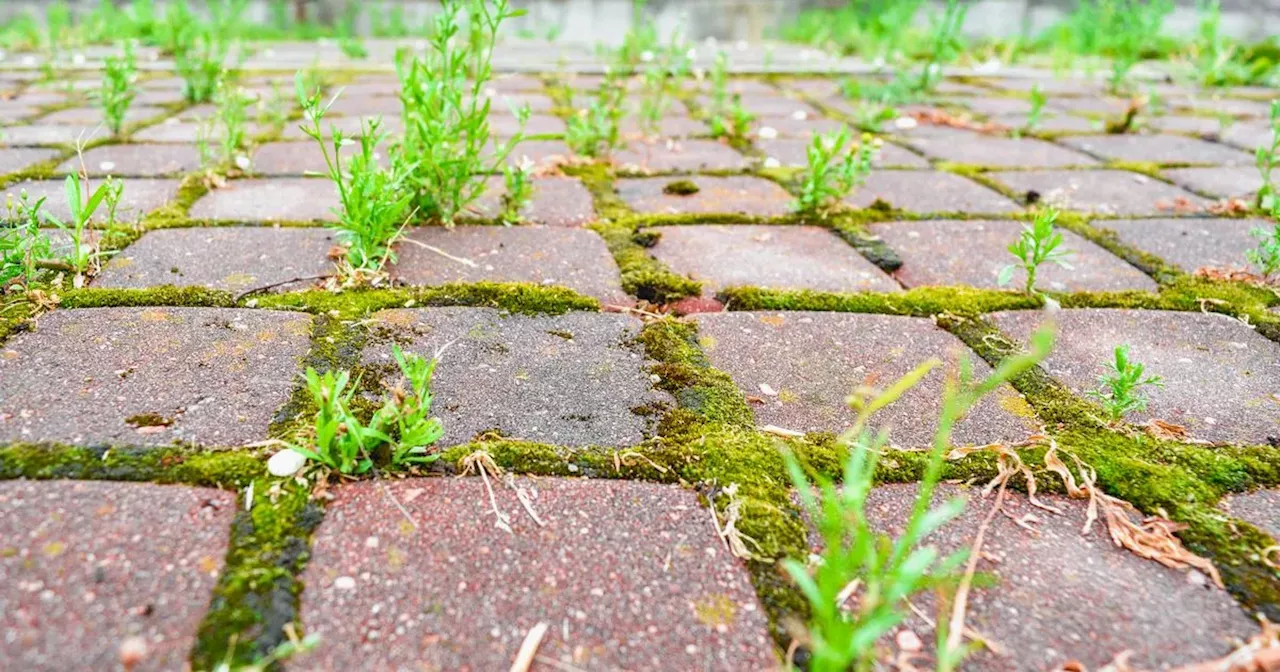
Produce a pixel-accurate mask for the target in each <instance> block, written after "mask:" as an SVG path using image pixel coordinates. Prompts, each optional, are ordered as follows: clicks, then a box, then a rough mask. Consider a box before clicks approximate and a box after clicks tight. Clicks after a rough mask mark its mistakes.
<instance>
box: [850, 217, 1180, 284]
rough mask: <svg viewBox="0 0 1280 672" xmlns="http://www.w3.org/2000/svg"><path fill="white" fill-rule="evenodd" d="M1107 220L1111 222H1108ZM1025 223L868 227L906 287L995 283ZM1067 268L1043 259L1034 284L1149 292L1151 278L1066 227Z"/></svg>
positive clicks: (1019, 275) (1019, 279) (1017, 277)
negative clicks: (894, 259)
mask: <svg viewBox="0 0 1280 672" xmlns="http://www.w3.org/2000/svg"><path fill="white" fill-rule="evenodd" d="M1108 223H1110V222H1108ZM1023 226H1024V224H1023V223H1022V222H1015V221H1008V220H922V221H914V222H911V221H908V222H890V223H888V224H876V225H873V226H871V227H870V230H871V233H872V234H874V235H875V236H877V237H879V238H880V239H881V240H883V241H884V243H885V244H886V245H888V246H889V248H890V249H892V250H893V251H894V252H896V253H897V254H898V256H899V257H900V258H901V259H902V267H901V268H899V269H898V270H897V271H894V277H896V278H897V279H898V281H899V282H901V283H902V284H904V285H906V286H907V287H922V286H927V285H967V286H970V287H985V288H988V289H997V288H999V286H1000V285H999V276H1000V272H1001V270H1002V269H1003V268H1004V267H1006V266H1009V265H1010V264H1011V263H1012V262H1013V261H1014V259H1013V257H1012V256H1011V255H1009V254H1008V252H1007V251H1006V249H1005V248H1007V247H1008V245H1009V243H1010V242H1011V241H1013V240H1015V239H1017V237H1018V234H1019V232H1020V231H1021V230H1022V228H1023ZM1060 233H1061V234H1062V239H1063V243H1062V247H1061V248H1060V249H1062V250H1063V251H1065V252H1066V253H1068V254H1069V255H1070V256H1069V258H1068V259H1066V261H1067V262H1068V263H1069V264H1070V268H1067V267H1064V266H1059V265H1057V264H1053V263H1048V264H1044V265H1043V266H1041V267H1040V268H1039V270H1038V273H1037V280H1036V286H1037V287H1038V288H1040V289H1041V290H1048V291H1058V292H1061V291H1111V290H1125V289H1139V290H1149V291H1154V290H1155V289H1156V283H1155V282H1154V281H1152V280H1151V278H1149V277H1147V276H1146V275H1144V274H1143V273H1142V272H1141V271H1139V270H1138V269H1136V268H1134V267H1133V266H1130V265H1129V264H1127V263H1125V262H1124V261H1122V260H1120V259H1119V258H1117V257H1115V256H1112V255H1111V254H1110V253H1109V252H1107V251H1106V250H1104V249H1102V248H1101V247H1098V246H1097V245H1095V244H1094V243H1092V242H1090V241H1088V240H1086V239H1084V238H1081V237H1080V236H1078V235H1076V234H1074V233H1072V232H1071V231H1060ZM1025 283H1026V273H1025V272H1024V271H1023V270H1022V269H1021V268H1019V269H1017V270H1016V271H1015V272H1014V275H1013V277H1012V279H1011V280H1010V284H1009V286H1010V287H1012V288H1018V289H1020V288H1022V287H1023V285H1024V284H1025Z"/></svg>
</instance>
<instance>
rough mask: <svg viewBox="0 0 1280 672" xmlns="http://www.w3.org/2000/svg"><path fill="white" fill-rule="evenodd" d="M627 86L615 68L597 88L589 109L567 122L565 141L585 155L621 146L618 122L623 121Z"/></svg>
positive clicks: (596, 154) (581, 111)
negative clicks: (623, 103) (623, 100)
mask: <svg viewBox="0 0 1280 672" xmlns="http://www.w3.org/2000/svg"><path fill="white" fill-rule="evenodd" d="M624 96H626V85H625V83H623V82H622V81H621V78H620V77H619V76H618V74H617V71H616V70H613V69H611V70H610V71H609V72H608V73H606V74H605V79H604V81H603V82H601V84H600V89H599V90H598V91H596V96H595V99H594V100H592V101H591V105H590V106H589V107H588V108H587V109H585V110H578V113H577V114H575V115H573V116H571V117H569V120H568V121H567V122H565V143H566V144H568V145H569V148H570V149H572V150H573V151H574V152H575V153H577V154H581V155H583V156H592V157H594V156H603V155H607V154H608V153H609V152H610V151H612V150H613V149H614V148H616V147H617V146H618V143H619V141H620V135H619V130H618V124H619V122H621V120H622V99H623V97H624Z"/></svg>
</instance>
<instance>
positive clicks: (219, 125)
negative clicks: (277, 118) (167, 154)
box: [196, 82, 253, 169]
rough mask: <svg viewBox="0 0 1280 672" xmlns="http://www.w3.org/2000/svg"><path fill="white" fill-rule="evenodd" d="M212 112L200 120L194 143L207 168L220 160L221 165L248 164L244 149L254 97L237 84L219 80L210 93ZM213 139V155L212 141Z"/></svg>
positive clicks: (228, 167)
mask: <svg viewBox="0 0 1280 672" xmlns="http://www.w3.org/2000/svg"><path fill="white" fill-rule="evenodd" d="M213 102H214V113H213V115H212V116H210V117H209V118H207V119H205V120H204V121H203V122H202V127H201V129H200V133H199V136H198V137H197V140H196V144H197V145H198V147H199V149H200V153H201V159H202V163H203V164H204V167H205V168H206V169H210V168H212V167H213V164H214V163H215V162H221V164H222V167H223V168H225V169H230V168H232V167H237V166H238V167H241V168H243V167H244V166H245V165H248V164H247V158H246V156H245V154H244V150H245V149H246V148H247V147H248V135H247V125H246V124H247V122H248V119H249V106H250V105H251V104H253V98H252V97H251V96H250V95H249V94H248V93H247V92H246V91H245V90H244V89H242V88H240V87H239V86H236V85H233V84H230V83H228V82H219V84H218V90H217V91H216V92H215V93H214V96H213ZM213 142H216V143H217V145H218V147H217V154H216V155H215V153H214V150H213V148H212V147H211V146H210V145H211V143H213Z"/></svg>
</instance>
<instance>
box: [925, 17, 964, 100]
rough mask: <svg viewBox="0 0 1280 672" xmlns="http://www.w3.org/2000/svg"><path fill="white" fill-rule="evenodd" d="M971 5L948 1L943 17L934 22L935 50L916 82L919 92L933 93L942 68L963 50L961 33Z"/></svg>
mask: <svg viewBox="0 0 1280 672" xmlns="http://www.w3.org/2000/svg"><path fill="white" fill-rule="evenodd" d="M968 12H969V5H968V4H967V3H965V2H962V1H961V0H947V6H946V9H945V10H943V12H942V17H941V18H939V19H937V20H935V21H934V25H933V39H932V42H933V48H932V49H930V50H929V56H928V58H927V59H926V60H925V62H924V65H923V66H921V68H920V77H919V79H918V80H917V81H916V84H915V87H916V90H917V91H921V92H925V91H932V90H933V87H934V86H935V85H937V83H938V80H939V79H941V78H942V66H944V65H946V64H947V63H950V62H951V61H952V60H953V59H954V58H955V57H956V55H957V54H958V53H959V52H960V50H961V49H962V48H963V46H964V45H963V43H962V41H961V37H960V31H961V29H963V28H964V20H965V17H966V16H967V15H968Z"/></svg>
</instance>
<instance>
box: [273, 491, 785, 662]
mask: <svg viewBox="0 0 1280 672" xmlns="http://www.w3.org/2000/svg"><path fill="white" fill-rule="evenodd" d="M515 485H516V486H518V487H520V488H523V489H525V490H526V492H527V493H529V496H530V497H531V500H532V501H531V506H532V508H533V510H534V511H536V512H537V514H538V516H539V518H541V519H542V520H543V521H544V522H545V523H546V525H545V526H543V527H539V526H538V525H537V524H536V523H535V522H534V521H533V520H532V518H531V517H530V516H529V515H527V514H526V513H525V511H524V509H523V508H522V507H521V505H520V503H519V501H518V500H517V498H516V496H515V493H514V492H513V489H512V488H511V487H509V486H507V485H503V484H501V483H495V487H496V496H497V506H498V508H499V510H501V511H502V512H503V513H504V514H505V515H507V516H510V520H511V527H512V528H513V531H514V532H513V533H507V532H504V531H502V530H499V529H497V528H496V527H494V520H493V516H492V514H491V512H490V510H489V500H488V495H487V494H486V490H485V486H484V484H483V483H482V482H481V480H480V479H478V478H433V479H410V480H401V481H394V482H391V483H388V484H386V485H385V486H383V485H378V484H374V483H372V482H367V483H358V484H353V485H347V486H342V487H339V488H337V489H335V491H334V494H335V499H334V501H333V502H332V503H331V504H330V505H329V507H328V512H327V514H326V516H325V520H324V522H323V523H322V524H321V525H320V528H319V529H318V530H317V531H316V534H315V537H314V539H313V541H312V558H311V561H310V562H309V563H308V564H307V570H306V573H305V574H304V577H303V581H304V583H305V584H306V586H307V588H306V590H305V591H304V592H303V594H302V621H303V623H304V624H305V625H306V628H307V631H308V632H309V633H315V634H318V635H319V636H320V637H321V638H322V641H323V642H324V643H325V644H324V645H323V646H321V647H319V648H318V649H317V650H316V651H315V652H313V653H311V654H308V655H305V656H300V657H298V658H295V659H293V660H291V661H290V662H289V664H288V667H289V669H291V670H338V669H379V670H381V669H418V668H422V669H433V670H458V671H459V672H464V671H479V670H498V669H507V667H509V666H510V665H511V662H512V660H513V659H514V658H515V655H516V652H517V651H518V650H519V648H520V644H521V642H522V641H523V639H524V636H525V634H526V633H527V632H528V631H529V629H530V628H532V627H534V626H535V625H536V624H538V623H546V624H547V625H548V626H550V627H549V628H548V630H547V633H546V637H545V638H544V639H543V640H542V644H541V646H540V647H539V648H538V654H539V655H540V656H543V657H546V658H550V659H552V660H556V661H560V662H563V663H566V664H569V665H572V666H573V667H574V668H577V669H589V670H659V669H662V670H724V671H729V670H771V669H776V668H777V667H778V660H777V658H776V657H775V654H774V652H773V641H772V640H771V639H770V637H769V634H768V629H767V619H766V617H765V614H764V611H763V609H762V608H761V607H760V605H759V603H758V601H757V599H756V596H755V593H754V592H753V591H752V589H751V584H750V581H749V580H748V575H747V572H746V571H745V570H744V569H743V567H742V565H741V564H740V563H739V561H738V560H736V559H734V558H733V557H732V556H730V555H729V553H728V551H727V550H725V547H724V544H723V543H722V542H721V541H720V540H719V539H718V538H717V537H716V532H715V529H714V527H713V526H712V524H711V520H710V515H709V514H708V513H707V511H706V510H704V509H703V508H702V507H701V506H699V504H698V501H697V497H696V496H695V494H694V493H693V492H690V491H687V490H683V489H681V488H679V487H675V486H669V485H658V484H650V483H639V482H631V481H612V480H598V481H597V480H575V479H553V478H542V479H538V478H521V479H517V480H516V481H515ZM384 487H386V488H388V489H389V490H390V493H391V495H392V496H394V497H395V498H396V499H397V500H399V501H400V502H401V503H402V504H403V505H404V507H405V508H406V509H407V511H408V515H409V517H410V518H412V520H413V523H410V522H409V521H408V520H406V518H405V516H404V515H402V514H401V513H400V512H399V511H398V510H397V509H396V507H394V506H391V505H388V500H387V495H386V494H384V492H383V488H384ZM446 531H447V532H446ZM352 583H353V584H354V587H351V588H348V587H345V586H347V585H349V584H352ZM534 669H537V670H551V669H553V668H552V667H550V666H548V665H544V664H535V666H534Z"/></svg>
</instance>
